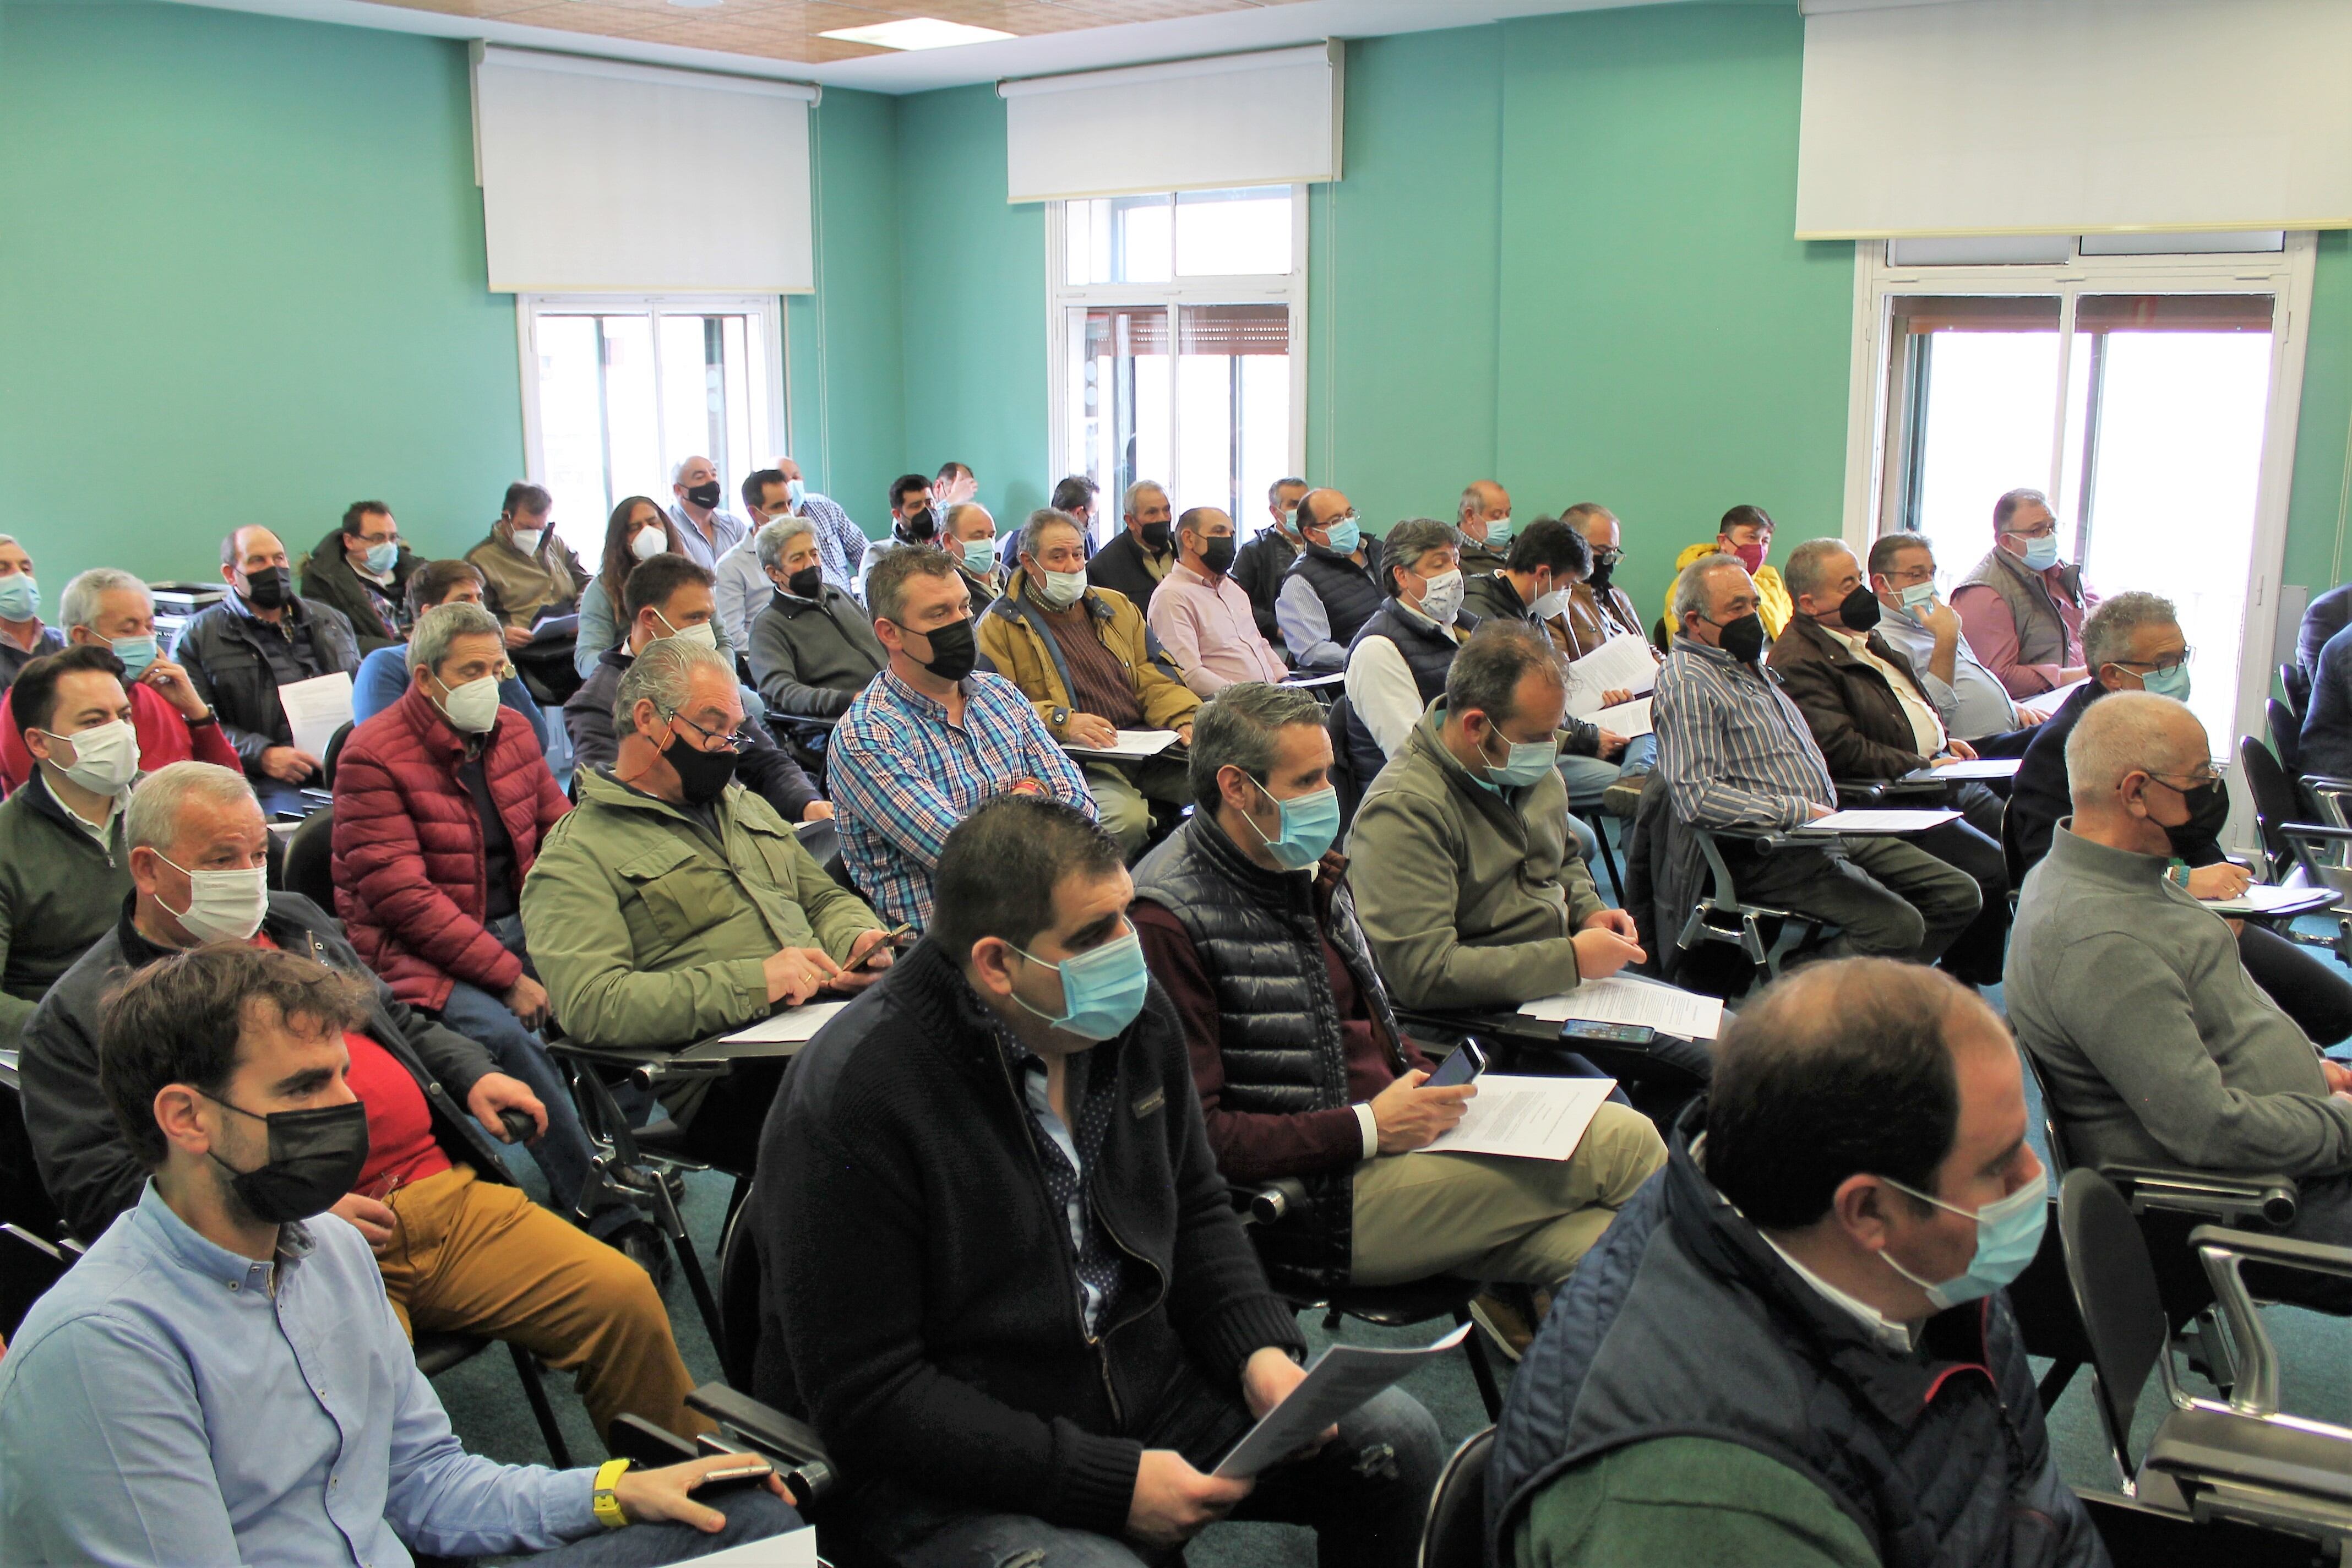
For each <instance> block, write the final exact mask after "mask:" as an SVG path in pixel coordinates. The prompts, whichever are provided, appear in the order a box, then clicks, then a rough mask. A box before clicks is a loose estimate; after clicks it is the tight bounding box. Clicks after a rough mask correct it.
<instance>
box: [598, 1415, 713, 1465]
mask: <svg viewBox="0 0 2352 1568" xmlns="http://www.w3.org/2000/svg"><path fill="white" fill-rule="evenodd" d="M605 1438H606V1446H607V1447H610V1448H611V1449H612V1451H613V1457H614V1458H616V1459H626V1460H628V1461H629V1462H630V1463H632V1464H635V1465H639V1466H642V1467H644V1468H646V1469H649V1470H651V1469H658V1468H661V1467H662V1466H664V1465H679V1464H684V1463H685V1462H686V1461H687V1460H688V1459H698V1458H702V1450H701V1449H700V1448H698V1447H695V1446H694V1445H693V1444H692V1443H689V1442H688V1441H687V1440H686V1439H685V1438H683V1437H681V1436H678V1435H677V1433H675V1432H671V1431H667V1430H665V1429H664V1428H662V1427H659V1426H655V1425H654V1424H653V1423H652V1422H650V1421H648V1420H646V1418H645V1417H644V1416H642V1415H619V1416H615V1417H614V1420H613V1426H612V1430H611V1431H610V1432H608V1433H607V1434H606V1435H605Z"/></svg>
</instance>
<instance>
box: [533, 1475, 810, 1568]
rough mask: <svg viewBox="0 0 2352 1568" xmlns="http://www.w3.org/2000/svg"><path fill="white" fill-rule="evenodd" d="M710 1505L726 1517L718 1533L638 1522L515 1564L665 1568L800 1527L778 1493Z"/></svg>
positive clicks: (722, 1499) (797, 1517) (754, 1494)
mask: <svg viewBox="0 0 2352 1568" xmlns="http://www.w3.org/2000/svg"><path fill="white" fill-rule="evenodd" d="M710 1506H711V1507H713V1508H715V1509H717V1510H719V1512H721V1513H723V1514H725V1515H726V1516H727V1522H726V1524H725V1525H724V1526H722V1527H721V1528H720V1529H719V1531H718V1532H717V1533H716V1534H712V1535H705V1534H704V1533H703V1532H702V1531H698V1530H697V1529H695V1528H694V1527H693V1526H692V1525H690V1524H670V1523H663V1524H633V1525H630V1526H629V1527H628V1528H627V1529H625V1530H600V1531H597V1532H596V1533H595V1534H593V1535H583V1536H582V1537H581V1538H580V1539H579V1540H577V1541H575V1542H572V1543H571V1544H569V1545H566V1546H559V1547H557V1548H555V1550H553V1551H552V1552H539V1553H538V1554H536V1555H535V1556H530V1557H518V1558H516V1559H515V1561H516V1562H517V1563H528V1564H529V1565H530V1568H662V1564H664V1563H683V1562H685V1561H687V1560H688V1558H692V1557H707V1556H709V1554H710V1553H711V1552H723V1551H725V1550H726V1549H727V1548H729V1547H730V1546H741V1545H744V1544H746V1543H747V1542H753V1541H765V1540H767V1539H768V1538H769V1537H771V1536H776V1535H784V1534H788V1533H790V1532H791V1531H795V1530H798V1529H799V1528H800V1527H801V1516H800V1515H799V1514H798V1513H795V1512H794V1511H793V1505H792V1504H790V1503H788V1502H786V1501H785V1500H783V1499H782V1498H780V1497H778V1496H776V1495H775V1493H773V1492H768V1491H740V1492H735V1493H732V1494H730V1495H727V1496H723V1497H719V1498H714V1499H712V1500H710Z"/></svg>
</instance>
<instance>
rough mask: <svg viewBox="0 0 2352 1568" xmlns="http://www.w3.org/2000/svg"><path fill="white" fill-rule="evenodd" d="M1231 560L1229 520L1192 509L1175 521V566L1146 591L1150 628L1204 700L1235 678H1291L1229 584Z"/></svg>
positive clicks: (1238, 589) (1238, 590)
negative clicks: (1147, 593) (1259, 633)
mask: <svg viewBox="0 0 2352 1568" xmlns="http://www.w3.org/2000/svg"><path fill="white" fill-rule="evenodd" d="M1097 559H1099V557H1097ZM1233 569H1234V520H1233V519H1232V518H1230V517H1227V516H1226V515H1225V514H1224V513H1223V512H1222V511H1220V510H1217V509H1216V508H1215V507H1213V506H1196V507H1194V508H1192V510H1190V511H1187V512H1186V513H1185V514H1184V515H1183V516H1182V517H1180V518H1178V519H1177V520H1176V569H1175V570H1174V571H1172V572H1171V573H1169V574H1168V575H1167V577H1166V579H1165V580H1163V581H1162V582H1161V583H1160V586H1158V587H1157V588H1154V589H1153V590H1152V591H1151V602H1150V616H1149V617H1148V618H1149V619H1150V622H1151V629H1152V631H1153V632H1154V633H1156V634H1158V636H1159V638H1160V646H1161V647H1164V648H1166V649H1167V650H1168V656H1169V657H1170V658H1173V659H1174V660H1175V661H1176V668H1179V669H1181V670H1182V671H1183V672H1184V684H1185V685H1187V686H1189V687H1191V688H1192V689H1193V690H1194V691H1197V692H1199V693H1200V694H1201V695H1202V696H1203V697H1214V696H1215V695H1216V694H1217V693H1218V692H1220V691H1222V690H1223V689H1225V688H1226V687H1228V686H1231V685H1232V684H1233V683H1234V681H1236V680H1280V679H1282V678H1283V677H1284V676H1285V675H1287V674H1288V673H1289V670H1288V669H1287V668H1286V667H1285V666H1284V664H1283V662H1282V660H1281V658H1279V657H1277V656H1276V653H1275V651H1274V649H1273V648H1271V647H1267V646H1266V640H1265V638H1264V637H1260V636H1259V635H1258V629H1257V620H1256V618H1255V616H1254V615H1253V614H1252V613H1251V610H1250V597H1249V595H1247V594H1245V593H1244V592H1243V591H1242V585H1241V584H1239V583H1236V582H1234V579H1233V576H1232V573H1233Z"/></svg>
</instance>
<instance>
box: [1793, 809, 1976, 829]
mask: <svg viewBox="0 0 2352 1568" xmlns="http://www.w3.org/2000/svg"><path fill="white" fill-rule="evenodd" d="M1959 815H1960V814H1959V813H1958V812H1957V811H1833V812H1831V813H1830V814H1829V815H1828V816H1819V817H1815V818H1814V819H1813V820H1812V821H1811V822H1808V823H1806V824H1805V825H1804V826H1801V827H1799V828H1796V829H1793V831H1795V832H1798V833H1867V834H1887V833H1925V832H1927V829H1929V828H1931V827H1941V826H1944V824H1946V823H1948V822H1951V821H1955V820H1957V819H1958V816H1959Z"/></svg>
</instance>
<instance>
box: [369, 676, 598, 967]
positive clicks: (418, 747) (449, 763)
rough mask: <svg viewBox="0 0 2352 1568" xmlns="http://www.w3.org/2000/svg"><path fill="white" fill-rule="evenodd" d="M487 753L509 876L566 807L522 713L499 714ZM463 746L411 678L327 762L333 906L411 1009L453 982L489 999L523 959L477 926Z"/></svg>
mask: <svg viewBox="0 0 2352 1568" xmlns="http://www.w3.org/2000/svg"><path fill="white" fill-rule="evenodd" d="M465 755H466V748H465V742H463V741H462V740H460V739H459V738H458V735H457V731H456V730H454V729H452V728H451V727H450V726H449V724H448V722H447V721H445V720H444V719H443V718H442V717H441V714H440V712H439V710H436V708H435V707H434V706H433V705H432V704H431V703H430V702H427V701H426V700H425V699H424V698H423V697H422V696H420V695H419V694H418V693H417V690H416V689H415V686H413V685H412V686H411V687H410V688H409V689H408V691H407V693H406V694H405V695H404V696H403V697H402V698H401V700H399V701H397V702H395V703H394V704H393V705H392V706H391V707H389V708H387V709H385V710H383V712H381V713H379V714H377V715H376V716H375V717H374V718H373V719H371V720H369V721H367V722H366V723H364V724H362V725H361V726H360V727H359V728H358V729H356V730H353V731H352V734H351V739H350V740H348V741H346V742H344V743H343V752H342V756H341V759H340V760H339V761H338V762H337V763H336V764H335V837H334V879H335V912H336V913H337V914H339V915H341V917H342V920H343V925H344V928H345V930H346V931H347V932H348V933H349V935H350V937H351V939H352V946H353V947H355V948H357V949H359V953H360V957H361V958H362V959H364V960H366V962H367V965H368V967H369V968H370V969H373V970H374V971H375V972H376V973H377V974H379V975H381V976H383V981H384V983H385V984H388V985H390V986H391V987H392V989H393V994H394V995H397V996H398V997H399V998H400V999H401V1000H402V1001H403V1002H405V1003H407V1004H408V1005H410V1006H412V1007H425V1008H439V1007H440V1006H442V1005H444V1004H446V1002H447V1001H448V1000H449V984H450V982H451V981H452V980H453V979H455V980H463V981H467V982H468V983H469V984H474V985H478V986H479V987H481V988H482V989H483V990H485V991H487V992H488V993H489V994H491V995H493V996H499V995H503V994H505V993H506V991H507V990H508V988H509V987H510V986H512V985H513V984H514V983H515V982H516V981H517V980H518V979H520V978H521V975H522V960H520V959H519V958H517V957H516V956H515V955H514V954H513V953H511V952H508V951H507V950H506V945H505V944H504V943H503V942H499V939H498V938H497V937H496V936H493V935H492V934H491V933H490V931H489V929H488V927H487V926H485V925H484V924H483V923H482V911H483V910H484V908H485V907H486V904H485V891H484V889H483V886H482V824H481V821H480V819H479V818H478V817H477V816H475V814H474V798H473V796H471V795H468V794H467V793H466V786H465V784H463V783H462V782H461V781H460V780H459V779H458V777H457V764H458V763H460V762H462V761H464V760H465ZM482 755H483V765H482V775H483V777H484V778H485V779H487V780H488V784H489V789H490V800H491V802H492V804H494V805H497V807H498V809H499V817H500V818H501V819H503V820H504V821H505V823H506V826H507V833H508V836H509V837H511V838H512V839H513V840H514V857H515V878H516V880H517V885H518V886H517V890H518V891H520V880H521V879H522V877H523V876H524V875H525V874H526V873H528V872H529V871H530V865H531V862H532V861H533V860H534V859H536V858H538V855H539V841H540V838H541V836H543V835H544V834H545V833H546V831H547V830H548V828H550V827H551V826H554V825H555V821H556V819H557V818H558V817H560V816H562V815H563V814H564V813H565V812H567V811H569V810H571V809H572V803H571V802H569V801H567V800H565V799H564V798H563V792H562V791H561V790H559V789H557V788H556V787H555V775H554V774H553V773H550V772H548V769H547V759H546V758H545V757H543V756H541V754H540V750H539V739H538V737H537V736H535V735H533V734H532V733H531V730H530V721H529V720H527V719H525V718H524V717H523V716H522V715H521V714H520V713H518V712H516V711H515V710H513V709H511V708H500V709H499V722H498V728H496V729H495V730H493V731H490V733H489V735H488V744H487V745H486V746H485V747H484V749H483V753H482Z"/></svg>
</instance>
